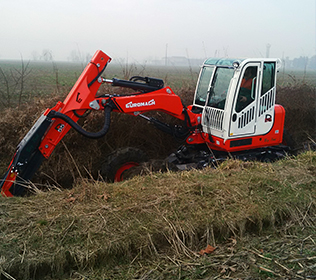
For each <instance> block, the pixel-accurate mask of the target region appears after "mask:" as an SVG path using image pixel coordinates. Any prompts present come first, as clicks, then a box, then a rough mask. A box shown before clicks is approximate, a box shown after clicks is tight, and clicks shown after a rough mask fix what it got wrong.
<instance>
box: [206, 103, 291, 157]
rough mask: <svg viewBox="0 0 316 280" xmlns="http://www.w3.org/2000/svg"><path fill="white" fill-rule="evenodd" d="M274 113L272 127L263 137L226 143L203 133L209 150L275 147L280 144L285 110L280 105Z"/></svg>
mask: <svg viewBox="0 0 316 280" xmlns="http://www.w3.org/2000/svg"><path fill="white" fill-rule="evenodd" d="M274 113H275V117H274V124H273V127H272V129H271V130H270V131H269V132H268V133H267V134H265V135H259V136H252V137H243V138H234V139H228V140H226V141H224V139H222V138H219V137H216V136H209V135H208V134H206V133H203V136H204V138H205V139H206V143H207V145H208V146H209V148H210V149H213V150H217V151H226V152H238V151H244V150H251V149H257V148H262V147H267V146H276V145H279V144H281V143H282V140H283V131H284V119H285V110H284V108H283V107H282V106H281V105H275V108H274Z"/></svg>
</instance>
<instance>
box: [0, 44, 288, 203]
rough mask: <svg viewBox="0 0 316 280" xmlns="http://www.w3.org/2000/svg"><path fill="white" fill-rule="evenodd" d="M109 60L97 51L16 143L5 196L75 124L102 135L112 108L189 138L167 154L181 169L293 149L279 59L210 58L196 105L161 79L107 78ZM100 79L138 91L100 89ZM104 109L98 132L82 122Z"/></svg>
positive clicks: (119, 169)
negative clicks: (287, 142) (286, 139)
mask: <svg viewBox="0 0 316 280" xmlns="http://www.w3.org/2000/svg"><path fill="white" fill-rule="evenodd" d="M110 61H111V58H110V57H109V56H108V55H106V54H105V53H104V52H102V51H100V50H99V51H97V52H96V53H95V55H94V56H93V58H92V59H91V61H90V62H89V63H88V65H87V66H86V68H85V69H84V71H83V73H82V74H81V76H80V77H79V79H78V81H77V82H76V84H75V85H74V87H73V88H72V90H71V91H70V93H69V94H68V96H67V97H66V99H65V100H64V102H61V101H59V102H58V103H57V104H56V105H55V107H53V108H51V109H46V111H45V112H44V113H43V114H42V115H41V117H40V118H39V119H38V120H37V122H36V123H35V124H34V125H33V127H32V128H31V130H30V131H29V132H28V133H27V134H26V136H25V137H24V138H23V140H22V141H21V142H20V143H19V145H18V146H17V149H16V152H15V154H14V156H13V159H12V161H11V163H10V165H9V167H8V169H7V171H6V173H5V175H4V177H3V179H2V181H1V183H0V189H1V194H2V196H6V197H10V196H20V195H23V194H24V193H25V186H26V185H27V183H28V181H29V180H30V179H31V178H32V176H33V175H34V173H35V172H36V170H37V169H38V168H39V166H40V165H41V163H42V161H43V159H45V158H48V157H49V156H50V155H51V153H52V152H53V150H54V148H55V147H56V145H57V144H58V143H59V141H60V140H61V139H62V138H63V137H64V136H65V134H66V133H67V132H68V131H69V130H70V129H71V128H73V129H75V130H76V131H77V132H79V133H80V134H82V135H84V136H86V137H89V138H100V137H103V136H104V135H105V134H106V133H107V132H108V130H109V128H110V120H111V112H112V111H114V112H119V113H125V114H129V115H131V116H133V117H136V116H138V117H142V118H144V119H146V120H147V121H149V122H151V123H152V124H154V125H155V126H156V127H157V128H158V129H161V130H162V131H164V132H166V133H169V134H171V135H173V136H174V137H176V138H179V139H182V140H183V141H184V143H185V144H184V145H182V146H181V147H180V148H179V149H178V150H177V151H176V152H175V153H173V154H171V155H170V156H169V157H168V158H167V161H168V162H169V163H170V164H172V165H173V166H175V167H176V168H177V169H179V170H186V169H190V168H203V167H206V166H208V165H210V164H215V163H216V162H218V161H219V160H223V159H225V158H227V156H233V157H235V158H238V159H242V160H262V161H270V160H275V159H278V158H281V157H283V156H284V155H285V153H286V151H287V149H288V148H287V147H286V146H284V145H282V138H283V129H284V119H285V110H284V108H283V107H282V106H281V105H277V104H275V96H276V73H277V70H278V69H279V67H280V60H279V59H272V58H252V59H227V58H223V59H219V58H212V59H207V60H206V61H205V62H204V64H203V66H202V67H201V71H200V75H199V79H198V82H197V87H196V91H195V95H194V100H193V104H192V105H190V106H188V107H185V106H184V105H183V104H182V102H181V99H180V97H179V96H178V95H176V94H175V93H174V92H173V91H172V89H171V88H170V87H165V86H164V82H163V81H162V80H161V79H156V78H150V77H140V76H135V77H132V78H131V79H130V80H120V79H116V78H113V79H112V80H109V79H104V78H103V77H102V76H101V75H102V73H103V71H104V70H105V68H106V66H107V65H108V63H109V62H110ZM103 83H107V84H110V85H112V86H114V87H126V88H130V89H133V90H135V92H133V93H131V94H128V95H126V94H125V95H109V94H106V95H98V89H99V87H100V86H101V84H103ZM99 110H103V111H104V125H103V128H102V129H101V131H99V132H88V131H86V130H84V129H83V128H82V127H81V126H79V125H78V124H77V121H78V120H79V119H80V118H84V117H85V116H86V114H87V112H89V111H99ZM148 111H162V112H164V113H167V114H169V115H171V116H173V117H175V118H177V119H179V120H181V121H182V123H183V124H182V125H181V126H180V125H173V126H172V125H169V124H166V123H164V122H162V121H160V120H158V119H156V118H153V117H148V116H146V115H145V113H146V112H148ZM128 151H129V152H131V151H130V150H127V152H128ZM141 160H142V157H141V156H139V155H137V154H135V159H128V160H127V162H126V163H123V162H121V163H120V164H121V166H116V167H115V170H112V173H113V172H114V176H113V177H112V180H116V181H120V180H122V179H123V173H124V172H125V171H126V170H128V169H130V168H131V167H133V166H135V165H137V164H139V161H141ZM108 165H109V166H110V165H111V162H108ZM113 168H114V167H113ZM113 168H112V169H113ZM104 169H105V170H106V169H107V168H104ZM105 175H106V174H105ZM109 177H111V176H109Z"/></svg>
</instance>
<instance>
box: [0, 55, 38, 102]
mask: <svg viewBox="0 0 316 280" xmlns="http://www.w3.org/2000/svg"><path fill="white" fill-rule="evenodd" d="M29 64H30V62H29V61H28V62H27V63H24V60H23V58H22V56H21V68H20V69H17V68H13V69H10V70H7V71H5V70H4V69H3V68H1V67H0V95H1V99H0V102H1V104H2V106H4V107H11V106H13V105H14V104H16V102H17V104H18V107H20V106H21V103H22V97H23V95H24V93H25V83H26V79H27V76H28V75H29V74H30V73H31V71H32V70H31V69H29Z"/></svg>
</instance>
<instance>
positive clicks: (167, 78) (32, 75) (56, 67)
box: [0, 60, 316, 100]
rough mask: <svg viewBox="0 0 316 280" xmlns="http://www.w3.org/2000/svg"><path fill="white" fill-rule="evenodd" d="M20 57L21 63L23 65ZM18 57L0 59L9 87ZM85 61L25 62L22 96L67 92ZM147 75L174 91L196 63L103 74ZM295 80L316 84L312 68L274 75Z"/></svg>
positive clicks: (186, 82)
mask: <svg viewBox="0 0 316 280" xmlns="http://www.w3.org/2000/svg"><path fill="white" fill-rule="evenodd" d="M27 63H28V62H27V61H24V65H27ZM21 66H22V63H21V61H1V60H0V68H1V69H2V70H3V72H4V73H5V74H6V75H7V76H8V77H9V78H10V81H9V84H10V87H11V91H13V87H14V79H12V78H13V75H14V76H15V77H17V71H21ZM85 66H86V65H85V64H79V63H70V62H33V61H31V62H29V64H28V67H27V70H26V72H29V73H28V75H27V76H26V77H25V81H24V88H23V93H22V96H23V100H28V99H29V98H32V97H35V96H42V95H46V94H52V93H56V92H59V93H67V92H69V90H70V89H71V88H72V86H73V85H74V83H75V82H76V80H77V79H78V77H79V76H80V74H81V72H82V71H83V69H84V67H85ZM137 75H139V76H149V77H156V78H160V79H163V80H164V82H165V84H166V85H168V86H170V87H171V88H172V89H173V90H174V91H175V92H177V90H179V89H181V88H184V87H186V88H188V87H190V88H193V89H194V87H195V85H196V82H197V78H198V75H199V68H198V67H190V66H189V65H188V66H186V67H185V66H167V67H164V66H151V65H136V64H131V65H125V64H122V65H120V64H114V63H110V64H109V65H108V67H107V69H106V70H105V72H104V74H103V76H104V77H106V78H108V79H111V78H113V77H116V78H120V79H129V78H130V77H132V76H137ZM297 82H305V83H308V84H310V85H312V86H316V71H306V72H304V71H300V70H296V71H295V70H287V71H284V69H281V70H280V72H279V76H278V84H279V85H280V86H288V85H292V84H295V83H297ZM0 90H2V92H1V93H2V99H3V98H4V99H6V98H7V97H6V95H5V96H4V94H3V92H4V93H5V94H7V88H6V85H5V83H4V81H3V75H2V74H1V73H0ZM19 90H20V89H16V92H15V93H13V92H11V95H12V97H14V96H17V95H19V93H20V91H19Z"/></svg>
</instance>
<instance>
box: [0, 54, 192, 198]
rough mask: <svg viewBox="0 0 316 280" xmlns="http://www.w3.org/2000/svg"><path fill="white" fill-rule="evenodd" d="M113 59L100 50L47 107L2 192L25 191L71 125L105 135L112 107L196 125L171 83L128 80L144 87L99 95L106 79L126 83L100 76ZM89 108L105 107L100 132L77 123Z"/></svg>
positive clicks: (16, 158) (1, 185)
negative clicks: (61, 96) (69, 87)
mask: <svg viewBox="0 0 316 280" xmlns="http://www.w3.org/2000/svg"><path fill="white" fill-rule="evenodd" d="M110 61H111V58H110V57H109V56H108V55H106V54H105V53H103V52H102V51H97V52H96V53H95V55H94V56H93V58H92V60H91V62H90V63H89V64H88V65H87V66H86V68H85V70H84V71H83V73H82V74H81V76H80V77H79V79H78V81H77V82H76V84H75V85H74V87H73V88H72V90H71V91H70V92H69V94H68V96H67V97H66V99H65V100H64V102H58V103H57V104H56V106H55V107H53V108H51V109H47V110H46V111H45V112H44V113H43V115H42V116H41V117H40V118H39V119H38V121H37V122H36V123H35V124H34V126H33V127H32V128H31V130H30V131H29V132H28V133H27V135H26V136H25V137H24V138H23V140H22V141H21V142H20V144H19V145H18V147H17V149H16V153H15V155H14V157H13V159H12V161H11V163H10V165H9V167H8V169H7V172H6V174H5V176H4V178H3V180H2V181H1V182H0V190H1V194H2V195H3V196H7V197H10V196H14V195H22V194H23V193H24V191H25V184H26V182H27V181H28V180H30V179H31V178H32V176H33V175H34V173H35V172H36V170H37V169H38V168H39V166H40V164H41V162H42V160H43V159H44V158H48V157H49V156H50V155H51V153H52V152H53V150H54V148H55V147H56V145H57V144H58V143H59V141H60V140H61V139H62V138H63V137H64V136H65V135H66V133H67V132H68V131H69V129H70V128H72V127H73V128H74V129H76V130H77V131H78V132H80V133H82V134H83V135H85V136H87V137H91V138H98V137H101V136H103V135H105V134H106V132H107V131H108V128H109V125H110V113H111V111H112V110H114V111H117V112H122V113H127V114H131V115H135V116H136V115H139V114H141V113H143V112H146V111H153V110H159V111H163V112H165V113H167V114H170V115H172V116H174V117H176V118H178V119H181V120H186V121H187V122H188V123H189V124H190V125H195V119H196V115H195V114H193V113H191V112H190V111H188V110H186V109H185V108H184V106H183V105H182V102H181V99H180V97H179V96H177V95H176V94H175V93H174V92H173V91H172V90H171V89H170V88H169V87H162V86H161V87H158V86H155V85H154V86H152V85H151V86H147V85H146V84H145V85H144V84H143V83H134V82H129V81H125V82H126V83H127V84H128V85H129V84H131V85H132V87H136V88H138V87H139V88H141V89H143V88H144V89H145V90H144V91H142V92H139V93H134V94H132V95H128V96H109V95H107V96H101V97H97V96H96V94H97V91H98V89H99V87H100V85H101V84H102V83H103V82H111V83H112V84H113V85H118V86H120V85H123V84H124V83H123V82H124V81H121V82H118V81H119V80H115V79H113V81H108V80H105V79H103V78H102V77H101V74H102V72H103V71H104V69H105V67H106V66H107V64H108V63H109V62H110ZM127 87H129V86H127ZM144 92H145V93H144ZM87 110H104V111H105V125H104V128H103V130H102V131H101V132H99V133H90V132H86V131H84V130H83V129H82V128H81V127H79V125H77V123H76V122H77V121H78V119H79V117H80V116H82V115H84V113H85V112H86V111H87ZM156 124H157V123H156ZM158 124H159V123H158ZM160 124H161V123H160Z"/></svg>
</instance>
